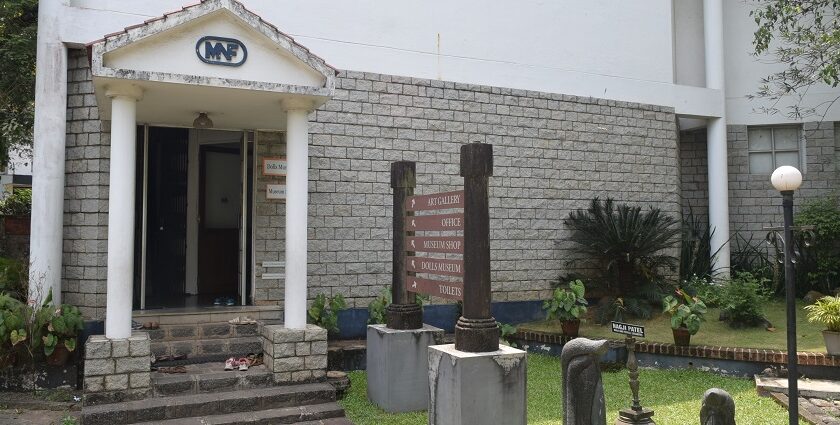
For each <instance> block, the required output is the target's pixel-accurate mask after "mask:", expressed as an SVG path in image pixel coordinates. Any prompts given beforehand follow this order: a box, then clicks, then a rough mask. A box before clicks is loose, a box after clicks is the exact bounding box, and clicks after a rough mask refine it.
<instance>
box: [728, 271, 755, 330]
mask: <svg viewBox="0 0 840 425" xmlns="http://www.w3.org/2000/svg"><path fill="white" fill-rule="evenodd" d="M764 280H765V279H763V278H756V277H755V276H753V275H752V274H750V273H748V272H736V273H735V277H733V278H732V279H730V281H729V282H728V283H726V284H725V285H723V287H722V288H721V296H720V307H721V316H722V317H723V318H724V319H725V320H726V321H727V323H729V325H730V326H732V327H744V326H747V327H749V326H758V325H760V324H762V323H764V322H765V320H766V319H765V318H764V305H765V304H766V302H767V293H766V290H765V289H764V285H766V282H765V281H764Z"/></svg>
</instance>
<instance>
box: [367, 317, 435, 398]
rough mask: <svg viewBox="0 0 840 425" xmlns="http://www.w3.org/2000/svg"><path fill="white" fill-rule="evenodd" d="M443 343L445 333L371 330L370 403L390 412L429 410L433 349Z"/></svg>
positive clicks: (425, 327) (426, 329)
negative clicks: (430, 347)
mask: <svg viewBox="0 0 840 425" xmlns="http://www.w3.org/2000/svg"><path fill="white" fill-rule="evenodd" d="M441 342H443V329H439V328H436V327H434V326H429V325H423V327H422V328H420V329H408V330H399V329H390V328H388V327H386V326H385V325H370V326H368V329H367V375H368V385H367V394H368V399H369V400H370V401H371V402H372V403H373V404H375V405H377V406H379V407H380V408H382V410H384V411H386V412H391V413H394V412H411V411H414V410H426V409H427V408H428V407H429V346H430V345H435V344H440V343H441Z"/></svg>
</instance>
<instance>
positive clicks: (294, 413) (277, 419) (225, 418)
mask: <svg viewBox="0 0 840 425" xmlns="http://www.w3.org/2000/svg"><path fill="white" fill-rule="evenodd" d="M343 416H344V409H342V408H341V406H339V405H338V403H322V404H314V405H309V406H300V407H282V408H278V409H266V410H257V411H253V412H239V413H230V414H225V415H209V416H196V417H192V418H182V419H169V420H165V421H158V422H154V423H155V424H158V425H232V424H260V425H273V424H301V423H304V424H311V425H315V424H322V425H343V424H352V422H349V421H346V419H345V418H343ZM332 419H344V420H345V421H346V422H334V421H332ZM300 421H306V422H300Z"/></svg>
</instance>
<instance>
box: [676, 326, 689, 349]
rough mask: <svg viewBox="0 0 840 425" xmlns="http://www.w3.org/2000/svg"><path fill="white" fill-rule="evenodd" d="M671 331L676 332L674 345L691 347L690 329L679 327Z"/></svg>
mask: <svg viewBox="0 0 840 425" xmlns="http://www.w3.org/2000/svg"><path fill="white" fill-rule="evenodd" d="M671 330H672V331H673V332H674V345H679V346H681V347H688V346H689V344H690V343H691V333H689V332H688V328H684V327H679V328H677V329H671Z"/></svg>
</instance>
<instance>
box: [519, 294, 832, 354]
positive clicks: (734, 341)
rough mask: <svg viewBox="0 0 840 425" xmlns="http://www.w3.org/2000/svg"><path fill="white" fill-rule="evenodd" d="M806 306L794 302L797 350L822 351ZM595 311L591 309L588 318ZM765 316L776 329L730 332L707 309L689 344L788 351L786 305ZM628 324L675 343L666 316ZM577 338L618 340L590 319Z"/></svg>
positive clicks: (550, 325) (527, 326) (542, 324)
mask: <svg viewBox="0 0 840 425" xmlns="http://www.w3.org/2000/svg"><path fill="white" fill-rule="evenodd" d="M804 306H805V304H804V303H802V302H801V301H798V302H797V309H796V335H797V350H799V351H814V352H822V353H824V352H825V344H824V342H823V339H822V330H823V329H824V327H823V326H822V325H816V324H812V323H809V322H808V319H807V316H806V312H805V310H804V309H803V308H802V307H804ZM593 310H594V308H591V309H590V315H591V314H592V311H593ZM764 312H765V315H766V316H767V319H768V320H769V321H770V323H772V324H773V326H774V327H775V328H776V330H775V331H773V332H770V331H767V330H765V329H764V328H763V327H756V328H746V329H733V328H731V327H729V325H727V324H726V323H724V322H721V321H719V320H718V316H719V315H720V309H717V308H710V309H709V312H708V313H706V316H705V317H706V321H705V322H703V324H702V325H701V326H700V332H698V333H697V334H696V335H692V336H691V344H692V345H716V346H724V347H742V348H766V349H773V350H787V339H786V338H787V319H786V318H785V303H784V301H781V300H772V301H769V302H768V303H767V305H766V307H765V309H764ZM628 321H629V322H631V323H634V324H639V325H642V326H644V327H645V335H646V337H645V338H644V339H640V340H644V341H648V342H665V343H670V344H673V343H674V337H673V334H672V333H671V325H670V323H669V318H668V316H666V315H662V314H655V315H654V316H653V317H651V318H650V319H649V320H642V319H630V320H628ZM518 328H519V329H520V330H532V331H541V332H554V333H558V334H559V333H561V332H562V330H561V329H560V322H557V321H545V320H543V321H539V322H531V323H523V324H521V325H519V326H518ZM580 336H582V337H586V338H599V339H600V338H608V339H621V336H620V335H617V334H614V333H612V331H610V326H609V325H604V326H602V325H599V324H597V323H595V321H594V320H592V319H591V318H590V319H588V320H586V321H584V322H583V323H581V325H580Z"/></svg>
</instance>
